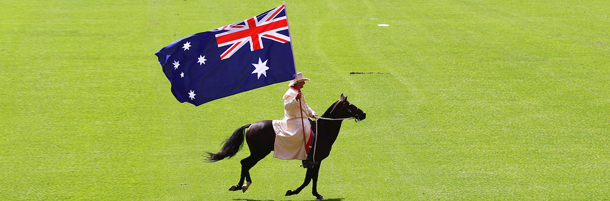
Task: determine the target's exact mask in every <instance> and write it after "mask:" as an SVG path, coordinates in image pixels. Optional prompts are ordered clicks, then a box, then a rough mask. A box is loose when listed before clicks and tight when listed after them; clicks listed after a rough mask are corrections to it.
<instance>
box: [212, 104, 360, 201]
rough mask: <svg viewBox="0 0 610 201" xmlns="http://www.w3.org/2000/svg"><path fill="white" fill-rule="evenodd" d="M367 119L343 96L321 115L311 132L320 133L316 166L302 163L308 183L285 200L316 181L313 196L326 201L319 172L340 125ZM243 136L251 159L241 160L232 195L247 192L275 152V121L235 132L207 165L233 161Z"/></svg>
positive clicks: (316, 146)
mask: <svg viewBox="0 0 610 201" xmlns="http://www.w3.org/2000/svg"><path fill="white" fill-rule="evenodd" d="M365 118H366V113H365V112H363V111H362V110H361V109H359V108H358V107H356V106H355V105H353V104H352V103H350V102H349V101H347V97H345V96H343V94H341V97H340V99H339V100H338V101H336V102H335V103H333V104H332V105H331V106H330V107H329V108H328V110H326V112H325V113H324V114H323V115H322V117H320V118H319V119H318V120H317V121H315V122H312V126H311V128H312V130H314V131H316V130H317V131H318V132H319V133H315V138H317V139H315V140H314V141H315V145H314V144H313V143H312V146H314V147H315V148H314V150H313V151H310V152H312V153H313V156H312V158H313V161H314V163H313V164H312V165H307V166H306V165H305V161H303V164H304V167H305V168H307V173H306V174H305V181H304V182H303V185H301V186H300V187H298V188H297V189H295V190H288V191H287V192H286V196H291V195H296V194H299V192H301V190H303V188H305V187H306V186H307V185H309V183H310V181H312V180H313V187H312V194H313V196H315V197H316V198H317V199H320V200H321V199H324V197H323V196H322V195H320V194H319V193H318V190H317V183H318V173H319V171H320V164H321V161H322V160H324V159H325V158H326V157H328V156H329V155H330V150H331V148H332V145H333V143H334V142H335V140H336V139H337V137H338V135H339V130H340V129H341V123H342V122H343V120H345V119H355V120H356V122H358V121H361V120H364V119H365ZM316 127H317V128H316ZM244 132H245V138H246V142H247V143H248V148H249V149H250V156H248V157H246V158H244V159H243V160H241V176H240V177H239V178H240V179H239V183H238V184H237V186H231V188H230V189H229V191H238V190H242V192H246V190H248V187H249V186H250V185H251V184H252V178H250V172H249V171H250V169H251V168H252V167H253V166H254V165H256V163H258V161H260V160H261V159H263V158H265V157H266V156H267V155H268V154H269V153H271V151H273V148H274V142H275V135H276V133H275V131H274V129H273V125H272V121H271V120H262V121H259V122H256V123H252V124H247V125H244V126H242V127H240V128H238V129H237V130H235V132H233V134H232V135H231V136H230V137H228V138H227V139H226V140H225V141H224V145H223V147H222V149H221V150H220V151H219V152H218V153H209V152H208V155H209V156H208V161H209V162H216V161H220V160H222V159H225V158H227V157H228V158H231V157H233V156H235V154H237V152H238V151H239V150H240V149H241V147H242V145H243V142H244ZM244 179H245V180H246V182H247V183H246V185H244Z"/></svg>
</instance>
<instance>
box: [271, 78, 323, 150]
mask: <svg viewBox="0 0 610 201" xmlns="http://www.w3.org/2000/svg"><path fill="white" fill-rule="evenodd" d="M305 81H309V79H308V78H306V77H304V76H303V73H297V75H296V78H295V79H294V80H292V81H291V82H290V84H289V85H288V86H290V88H289V89H288V91H286V93H285V94H284V97H283V99H284V118H282V120H281V123H282V127H283V129H281V130H283V132H279V133H278V135H277V136H276V143H282V144H283V145H285V147H287V149H291V148H292V149H296V150H298V151H296V152H297V153H296V154H291V155H289V156H280V155H279V153H278V152H280V150H276V151H275V152H274V156H275V157H276V158H280V159H299V160H304V162H305V160H307V161H310V160H311V156H308V155H307V153H306V151H305V150H307V146H308V145H307V142H308V139H310V136H311V133H312V130H311V125H310V123H309V119H307V118H308V117H312V118H317V117H318V114H316V112H315V111H313V110H312V109H311V107H309V105H307V102H306V101H305V96H304V95H303V92H302V91H301V89H302V88H303V85H305ZM293 153H294V152H293Z"/></svg>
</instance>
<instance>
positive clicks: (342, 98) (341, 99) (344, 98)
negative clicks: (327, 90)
mask: <svg viewBox="0 0 610 201" xmlns="http://www.w3.org/2000/svg"><path fill="white" fill-rule="evenodd" d="M339 100H340V101H345V100H347V97H345V96H343V94H341V98H339Z"/></svg>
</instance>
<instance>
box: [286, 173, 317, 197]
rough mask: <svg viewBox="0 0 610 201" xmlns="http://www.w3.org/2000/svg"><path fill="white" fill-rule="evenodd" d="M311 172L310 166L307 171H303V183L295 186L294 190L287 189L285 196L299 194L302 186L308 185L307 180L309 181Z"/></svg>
mask: <svg viewBox="0 0 610 201" xmlns="http://www.w3.org/2000/svg"><path fill="white" fill-rule="evenodd" d="M312 172H313V171H312V169H311V168H307V173H305V181H303V185H301V186H300V187H299V188H297V189H296V190H294V191H292V190H288V191H287V192H286V196H291V195H296V194H299V193H300V192H301V190H303V188H305V187H306V186H307V185H309V182H310V181H311V175H312Z"/></svg>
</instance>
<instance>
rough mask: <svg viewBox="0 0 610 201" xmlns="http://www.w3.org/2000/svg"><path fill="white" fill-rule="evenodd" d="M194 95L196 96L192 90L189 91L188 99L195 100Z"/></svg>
mask: <svg viewBox="0 0 610 201" xmlns="http://www.w3.org/2000/svg"><path fill="white" fill-rule="evenodd" d="M195 95H197V94H195V92H194V91H193V90H190V91H189V98H190V99H191V100H193V99H195Z"/></svg>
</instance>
